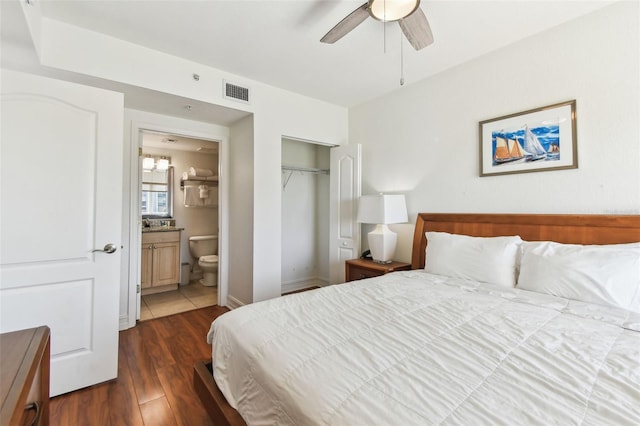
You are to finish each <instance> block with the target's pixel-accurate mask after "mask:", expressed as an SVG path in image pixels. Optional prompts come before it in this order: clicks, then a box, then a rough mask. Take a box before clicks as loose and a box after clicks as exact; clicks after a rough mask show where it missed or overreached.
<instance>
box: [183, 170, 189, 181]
mask: <svg viewBox="0 0 640 426" xmlns="http://www.w3.org/2000/svg"><path fill="white" fill-rule="evenodd" d="M187 179H189V172H182V180H187Z"/></svg>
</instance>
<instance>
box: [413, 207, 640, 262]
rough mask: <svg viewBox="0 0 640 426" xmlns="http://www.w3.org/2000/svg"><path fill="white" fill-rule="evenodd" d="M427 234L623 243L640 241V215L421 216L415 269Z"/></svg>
mask: <svg viewBox="0 0 640 426" xmlns="http://www.w3.org/2000/svg"><path fill="white" fill-rule="evenodd" d="M426 231H440V232H449V233H451V234H463V235H471V236H474V237H498V236H508V235H519V236H520V237H521V238H522V239H523V240H528V241H557V242H559V243H573V244H620V243H632V242H636V241H640V215H575V214H476V213H418V218H417V220H416V229H415V233H414V236H413V253H412V256H411V266H412V268H413V269H422V268H424V261H425V249H426V248H427V238H426V236H425V232H426Z"/></svg>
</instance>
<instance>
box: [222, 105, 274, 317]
mask: <svg viewBox="0 0 640 426" xmlns="http://www.w3.org/2000/svg"><path fill="white" fill-rule="evenodd" d="M253 129H254V125H253V117H252V116H248V117H245V118H243V119H242V120H238V121H237V122H236V123H234V125H233V126H231V141H230V144H229V157H228V161H229V167H227V169H228V176H229V179H228V183H229V191H228V194H229V211H230V212H232V214H231V215H230V216H229V257H228V259H229V290H228V300H229V305H230V306H232V307H237V306H239V305H243V304H248V303H251V302H252V301H253V300H254V295H253V288H254V285H253V275H254V270H253V263H254V252H253V250H252V246H253V228H254V215H255V214H256V213H255V211H254V203H253V200H254V194H253V181H254V170H253V163H254V159H253V157H254V152H253V147H254V144H253V139H254V134H253ZM223 166H224V163H223ZM277 246H278V247H280V245H279V241H278V244H277ZM272 250H275V249H272ZM270 254H271V253H269V252H268V251H267V252H265V253H262V256H263V257H269V256H270ZM277 266H278V268H279V267H280V265H277Z"/></svg>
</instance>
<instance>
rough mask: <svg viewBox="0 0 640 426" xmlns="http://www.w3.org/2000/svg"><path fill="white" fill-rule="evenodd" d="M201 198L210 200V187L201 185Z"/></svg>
mask: <svg viewBox="0 0 640 426" xmlns="http://www.w3.org/2000/svg"><path fill="white" fill-rule="evenodd" d="M198 189H199V190H200V198H209V187H208V186H207V185H200V186H199V187H198Z"/></svg>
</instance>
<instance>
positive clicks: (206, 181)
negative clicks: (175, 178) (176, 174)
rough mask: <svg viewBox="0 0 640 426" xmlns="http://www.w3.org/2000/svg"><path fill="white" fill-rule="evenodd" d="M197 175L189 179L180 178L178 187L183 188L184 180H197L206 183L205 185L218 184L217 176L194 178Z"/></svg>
mask: <svg viewBox="0 0 640 426" xmlns="http://www.w3.org/2000/svg"><path fill="white" fill-rule="evenodd" d="M196 177H197V176H193V178H189V179H180V189H184V183H185V182H198V183H206V184H207V185H213V186H217V185H218V178H217V177H216V178H215V179H196Z"/></svg>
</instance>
